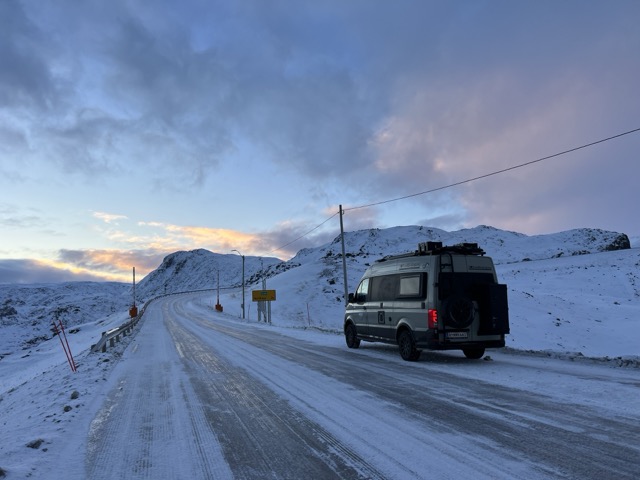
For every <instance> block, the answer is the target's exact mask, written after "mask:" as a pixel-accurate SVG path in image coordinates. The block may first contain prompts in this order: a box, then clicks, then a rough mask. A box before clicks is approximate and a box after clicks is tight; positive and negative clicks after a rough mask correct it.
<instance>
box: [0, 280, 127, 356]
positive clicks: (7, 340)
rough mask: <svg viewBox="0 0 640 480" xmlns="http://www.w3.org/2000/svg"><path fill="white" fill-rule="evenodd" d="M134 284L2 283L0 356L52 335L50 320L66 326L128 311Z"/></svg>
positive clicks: (69, 326) (0, 295) (0, 299)
mask: <svg viewBox="0 0 640 480" xmlns="http://www.w3.org/2000/svg"><path fill="white" fill-rule="evenodd" d="M132 300H133V298H132V296H131V285H126V284H122V283H115V282H113V283H112V282H69V283H58V284H32V285H22V284H21V285H0V356H1V355H2V354H3V353H6V352H11V351H14V350H16V349H18V348H23V347H28V346H30V345H37V344H38V343H40V342H42V341H43V340H46V339H50V338H51V322H52V321H61V322H62V323H63V325H64V326H65V328H67V327H68V328H70V329H73V327H75V326H78V325H82V324H85V323H88V322H92V321H95V320H99V319H102V318H104V317H107V316H109V315H111V314H113V313H115V312H118V311H122V312H125V311H127V309H128V308H129V306H130V305H131V302H132Z"/></svg>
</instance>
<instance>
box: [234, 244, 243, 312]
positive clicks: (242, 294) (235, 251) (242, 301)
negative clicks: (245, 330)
mask: <svg viewBox="0 0 640 480" xmlns="http://www.w3.org/2000/svg"><path fill="white" fill-rule="evenodd" d="M231 251H232V252H236V253H237V254H238V255H240V256H241V257H242V319H243V320H244V255H242V254H241V253H240V252H239V251H238V250H236V249H235V248H234V249H233V250H231Z"/></svg>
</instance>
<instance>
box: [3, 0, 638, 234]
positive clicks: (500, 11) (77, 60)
mask: <svg viewBox="0 0 640 480" xmlns="http://www.w3.org/2000/svg"><path fill="white" fill-rule="evenodd" d="M638 13H639V7H638V3H637V2H634V1H628V2H627V1H620V2H615V3H613V4H612V3H611V2H608V3H601V4H600V3H593V2H591V3H589V4H588V5H585V3H584V2H582V1H566V2H562V3H561V4H558V2H552V1H548V2H547V1H542V2H528V3H522V2H518V3H515V2H510V1H494V2H430V1H424V2H415V1H410V0H399V1H397V2H366V1H355V2H344V1H339V0H329V1H326V2H317V1H274V2H264V1H262V0H253V1H251V0H250V1H243V2H236V1H230V0H229V1H218V2H201V1H187V2H183V3H182V4H181V5H180V8H177V7H176V6H175V4H174V2H170V1H159V2H153V4H149V3H140V2H119V1H113V2H108V3H105V2H101V1H97V0H93V1H88V2H81V3H78V2H75V1H71V0H66V1H65V0H60V1H59V2H55V4H46V3H45V4H42V3H41V2H23V3H19V2H16V1H6V2H0V26H2V27H3V28H2V29H0V32H2V33H0V38H2V40H3V41H2V42H0V61H2V64H3V65H8V66H10V68H3V69H2V71H1V72H0V104H2V105H4V106H6V107H7V112H8V113H11V114H12V115H13V117H10V116H9V117H7V118H13V119H14V120H15V121H8V122H6V121H5V120H4V119H0V139H3V140H5V139H6V140H7V142H2V146H0V152H2V155H3V160H4V158H7V159H13V160H7V161H8V162H10V161H13V162H15V164H16V165H18V162H19V161H22V159H23V158H25V157H26V158H27V159H30V160H31V162H32V165H33V164H37V162H46V163H48V164H54V165H58V166H59V169H60V170H61V171H63V172H64V173H66V174H68V173H77V174H79V175H82V177H83V178H86V179H89V180H90V181H92V182H95V181H102V179H105V178H114V179H117V178H118V177H121V176H124V175H129V176H131V177H133V176H134V175H137V176H139V177H144V182H145V185H146V184H149V185H151V186H150V187H149V189H154V190H158V187H161V189H163V190H171V189H173V190H174V191H188V189H189V188H191V187H195V188H199V187H204V186H205V185H207V179H210V178H211V177H213V176H214V175H216V173H217V172H218V171H219V170H222V169H223V167H227V166H229V164H230V163H232V162H235V163H237V165H236V164H234V165H232V166H233V167H234V168H237V169H238V170H242V169H243V168H246V166H247V164H248V163H249V161H248V160H246V157H247V156H249V155H250V156H256V157H258V158H257V159H256V160H255V162H256V163H259V162H269V163H273V164H276V165H277V166H279V167H280V169H282V171H286V172H287V174H292V175H295V176H296V178H297V179H302V180H304V181H310V182H313V186H311V187H310V188H309V190H310V191H312V195H314V196H315V197H317V198H323V197H324V198H326V199H327V200H325V201H323V202H319V203H318V209H322V208H324V207H325V206H326V205H330V204H332V203H335V200H331V197H334V198H335V197H336V196H337V195H344V196H345V197H346V198H344V199H343V200H342V199H341V201H344V202H351V203H352V204H366V203H370V202H377V201H381V200H385V199H389V198H397V197H399V196H403V195H409V194H413V193H416V192H421V191H425V190H428V189H431V188H437V187H441V186H444V185H448V184H450V183H455V182H458V181H461V180H464V179H468V178H472V177H474V176H478V175H483V174H486V173H488V172H491V171H494V170H498V169H501V168H505V167H508V166H512V165H514V164H518V163H521V162H523V161H528V160H532V159H535V158H538V157H541V156H543V155H545V154H552V153H556V152H558V151H561V150H563V149H565V148H570V147H572V146H575V145H580V144H581V143H585V142H588V141H590V140H594V139H598V138H602V137H603V136H606V135H608V134H614V133H618V132H620V131H623V130H626V129H629V128H633V127H636V126H637V125H635V124H632V125H629V123H630V122H635V121H637V118H638V106H637V102H633V101H632V99H634V98H635V96H636V89H637V85H638V84H640V63H639V62H637V61H635V58H636V56H637V52H638V51H639V50H640V35H639V34H638V29H637V25H636V24H637V21H636V19H637V17H638ZM628 151H630V150H629V149H628V147H624V148H623V147H622V146H621V147H615V148H613V147H612V148H611V149H608V150H606V151H602V153H601V154H599V155H601V157H600V158H615V159H619V160H618V161H619V162H620V163H619V164H620V165H621V167H620V168H619V171H622V172H625V173H624V174H623V175H621V176H616V175H614V173H615V172H603V173H604V176H603V178H605V179H607V180H608V181H609V182H614V183H615V184H616V185H625V186H624V187H622V189H623V190H625V191H627V192H635V190H637V189H635V186H634V185H631V184H630V183H629V179H630V178H635V177H634V176H637V169H636V167H635V166H634V165H636V164H637V162H636V161H635V159H633V158H630V157H629V155H628ZM631 151H632V150H631ZM42 152H46V157H45V156H42V157H39V155H43V154H42ZM36 157H37V159H36ZM594 158H595V157H589V158H588V161H585V162H583V163H582V168H583V170H581V171H580V172H577V174H576V175H574V178H572V177H571V175H570V174H571V172H569V171H564V170H562V169H560V170H561V171H559V172H558V174H556V175H553V174H551V176H552V177H553V178H551V179H550V178H548V177H549V175H550V174H549V173H548V170H544V169H538V167H532V168H531V169H530V170H529V171H528V173H527V178H528V179H530V181H525V180H521V177H514V180H511V178H512V177H508V176H505V177H500V178H496V179H492V180H491V182H479V183H477V184H474V185H469V186H463V187H459V188H458V187H457V188H455V189H453V190H452V191H451V195H449V196H448V197H447V198H441V197H437V198H435V199H434V200H433V203H439V202H444V203H442V204H441V205H439V206H438V208H435V209H434V208H433V207H432V205H429V203H428V201H427V200H425V201H424V202H423V201H422V200H420V199H414V200H407V201H406V202H407V203H406V204H405V205H407V206H410V207H415V206H416V205H417V206H418V207H421V206H423V205H424V206H425V208H424V209H423V210H418V213H417V214H416V215H415V217H416V220H415V221H416V222H418V221H420V219H422V218H427V219H429V218H431V219H433V221H434V222H440V223H441V224H447V225H448V224H449V223H455V219H456V218H457V219H459V221H460V222H469V223H489V224H493V225H500V223H502V224H508V225H509V228H511V229H516V230H517V229H518V225H516V223H517V221H518V220H517V219H519V218H520V219H524V220H522V223H521V225H523V226H525V225H530V226H532V228H534V227H533V225H535V228H548V227H549V226H550V225H552V224H553V225H561V224H564V223H563V222H567V221H571V220H572V219H573V221H577V220H578V218H580V219H581V221H582V219H584V221H589V217H590V215H591V216H593V217H592V221H596V219H595V216H596V215H597V216H598V218H599V219H602V218H607V217H611V216H617V217H618V218H619V219H621V220H620V222H621V223H622V222H623V220H622V219H624V218H629V217H630V216H632V215H633V213H634V212H633V210H631V209H630V208H629V207H627V206H626V205H628V204H633V203H637V201H640V199H638V197H637V194H636V193H633V196H632V198H631V200H632V201H627V202H623V203H624V204H625V205H623V206H622V207H620V208H617V207H618V206H619V205H620V204H619V202H618V203H616V198H615V196H614V195H613V193H611V194H609V193H608V194H607V195H605V196H604V197H601V198H603V199H605V198H606V199H607V200H608V201H609V202H611V203H608V204H606V206H605V204H604V203H601V204H597V203H596V202H595V201H593V200H592V197H589V195H588V194H584V193H583V192H582V191H581V188H582V186H583V185H585V184H589V181H590V180H589V178H586V177H585V178H583V177H584V176H588V174H589V173H590V174H591V175H596V176H598V175H599V174H598V173H597V172H599V170H598V168H599V167H598V165H600V164H599V163H598V161H597V160H594ZM5 165H6V164H4V161H3V167H2V168H3V169H4V168H7V167H5ZM576 168H578V167H576ZM7 171H9V170H7ZM17 171H18V170H16V169H14V170H11V172H13V173H14V174H15V172H17ZM578 179H581V180H578ZM544 180H546V182H545V183H544V185H541V184H540V182H543V181H544ZM323 194H324V195H323ZM330 194H331V195H330ZM629 195H630V196H631V195H632V194H629ZM609 197H610V198H609ZM429 198H430V199H431V198H432V197H429ZM330 200H331V201H330ZM554 205H555V207H554ZM570 207H571V208H575V209H578V210H571V208H570ZM614 209H615V211H612V210H614ZM382 210H383V209H382V208H380V209H377V210H376V211H375V213H371V214H367V215H370V217H369V218H365V217H363V221H362V222H360V221H358V222H355V221H354V224H355V225H357V226H358V227H360V226H363V227H365V226H366V225H367V224H366V222H367V221H370V222H372V223H373V224H370V225H369V226H375V224H376V223H377V221H378V220H377V219H379V218H381V212H382ZM423 212H426V213H423ZM352 218H353V217H352ZM463 219H464V220H463ZM543 219H544V221H543ZM597 221H601V220H597ZM301 223H306V222H301ZM544 225H547V226H546V227H545V226H544ZM460 226H462V225H453V224H451V225H450V227H451V228H458V227H460ZM572 226H573V225H572ZM596 226H597V225H596ZM283 230H289V231H290V233H292V234H293V235H287V236H286V238H287V239H291V238H292V237H293V238H295V236H296V234H297V233H299V232H304V230H305V227H304V226H303V225H300V226H295V227H291V226H289V227H287V228H286V229H283ZM269 235H270V237H271V238H272V239H273V241H272V242H269V244H271V245H273V244H278V239H279V238H282V239H283V240H284V239H285V236H284V235H281V231H273V232H270V233H269ZM318 235H320V234H319V233H318ZM327 236H329V233H327ZM318 239H319V238H318ZM283 243H287V241H285V242H283Z"/></svg>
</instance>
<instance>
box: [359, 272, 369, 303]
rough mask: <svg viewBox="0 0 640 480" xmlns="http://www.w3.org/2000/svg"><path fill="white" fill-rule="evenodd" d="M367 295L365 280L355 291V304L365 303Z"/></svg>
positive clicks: (367, 286) (367, 285)
mask: <svg viewBox="0 0 640 480" xmlns="http://www.w3.org/2000/svg"><path fill="white" fill-rule="evenodd" d="M368 293H369V279H368V278H365V279H363V280H362V281H361V282H360V285H358V289H357V290H356V303H363V302H366V301H367V295H368Z"/></svg>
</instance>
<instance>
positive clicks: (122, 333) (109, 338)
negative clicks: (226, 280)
mask: <svg viewBox="0 0 640 480" xmlns="http://www.w3.org/2000/svg"><path fill="white" fill-rule="evenodd" d="M213 290H214V289H212V288H205V289H202V290H188V291H185V292H174V293H165V294H164V295H158V296H157V297H154V298H152V299H151V300H148V301H147V302H146V303H145V304H144V305H143V307H142V309H141V310H140V311H139V312H138V315H136V316H135V317H132V318H131V320H128V321H126V322H124V323H123V324H122V325H120V326H119V327H117V328H113V329H111V330H107V331H106V332H102V336H101V337H100V340H98V343H96V344H95V345H91V352H102V353H104V352H106V351H107V343H109V347H111V348H113V347H115V344H116V342H119V341H120V337H126V336H127V335H129V334H131V333H133V327H135V326H136V325H137V324H138V322H139V321H140V319H141V318H142V316H143V315H144V311H145V310H146V309H147V307H148V306H149V304H150V303H151V302H153V301H154V300H157V299H159V298H162V297H168V296H171V295H180V294H183V293H198V292H210V291H213Z"/></svg>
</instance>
